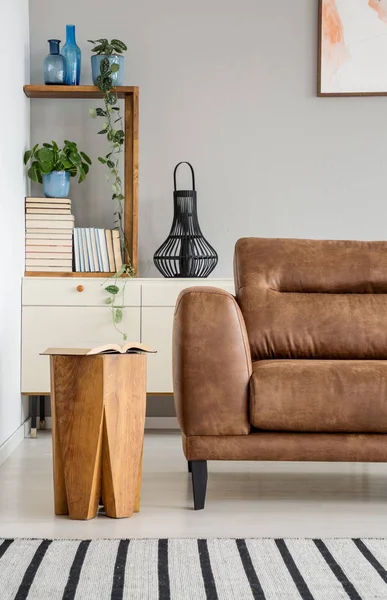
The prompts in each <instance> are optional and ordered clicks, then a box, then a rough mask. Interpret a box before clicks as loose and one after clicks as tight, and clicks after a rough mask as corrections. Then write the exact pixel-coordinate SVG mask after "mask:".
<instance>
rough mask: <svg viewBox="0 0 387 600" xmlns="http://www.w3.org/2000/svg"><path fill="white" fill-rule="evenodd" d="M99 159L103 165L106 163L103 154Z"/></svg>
mask: <svg viewBox="0 0 387 600" xmlns="http://www.w3.org/2000/svg"><path fill="white" fill-rule="evenodd" d="M98 160H99V162H100V163H102V164H103V165H106V160H105V159H104V158H102V156H99V157H98Z"/></svg>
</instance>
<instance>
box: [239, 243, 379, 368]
mask: <svg viewBox="0 0 387 600" xmlns="http://www.w3.org/2000/svg"><path fill="white" fill-rule="evenodd" d="M234 271H235V288H236V296H237V301H238V303H239V306H240V308H241V310H242V314H243V316H244V319H245V322H246V327H247V332H248V336H249V342H250V347H251V353H252V358H253V360H260V359H271V358H316V359H329V358H332V359H387V242H362V241H359V242H354V241H322V240H298V239H263V238H243V239H241V240H239V241H238V242H237V244H236V248H235V259H234Z"/></svg>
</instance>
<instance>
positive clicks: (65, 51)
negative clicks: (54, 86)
mask: <svg viewBox="0 0 387 600" xmlns="http://www.w3.org/2000/svg"><path fill="white" fill-rule="evenodd" d="M62 56H64V58H65V61H66V73H65V83H66V85H79V82H80V79H81V50H80V48H79V47H78V46H77V43H76V41H75V25H66V44H65V45H64V46H63V48H62Z"/></svg>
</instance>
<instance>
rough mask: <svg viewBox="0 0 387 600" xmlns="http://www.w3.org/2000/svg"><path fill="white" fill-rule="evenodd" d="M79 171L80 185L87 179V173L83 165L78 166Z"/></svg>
mask: <svg viewBox="0 0 387 600" xmlns="http://www.w3.org/2000/svg"><path fill="white" fill-rule="evenodd" d="M78 171H79V179H78V183H82V181H85V179H86V173H85V171H84V168H83V166H82V165H78Z"/></svg>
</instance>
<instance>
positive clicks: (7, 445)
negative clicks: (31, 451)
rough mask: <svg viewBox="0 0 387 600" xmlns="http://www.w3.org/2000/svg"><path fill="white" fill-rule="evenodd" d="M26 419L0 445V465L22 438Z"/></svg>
mask: <svg viewBox="0 0 387 600" xmlns="http://www.w3.org/2000/svg"><path fill="white" fill-rule="evenodd" d="M28 421H29V419H27V421H25V422H24V423H22V424H21V425H20V427H18V428H17V429H16V431H15V432H14V433H13V434H12V435H11V436H10V437H9V438H8V439H7V440H6V441H5V442H4V444H2V445H1V446H0V465H1V464H2V463H3V462H4V461H5V460H7V458H8V457H9V456H10V455H11V454H12V452H13V451H14V450H16V448H17V447H18V445H19V444H20V443H21V442H22V441H23V440H24V437H25V429H26V425H27V427H28Z"/></svg>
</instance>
